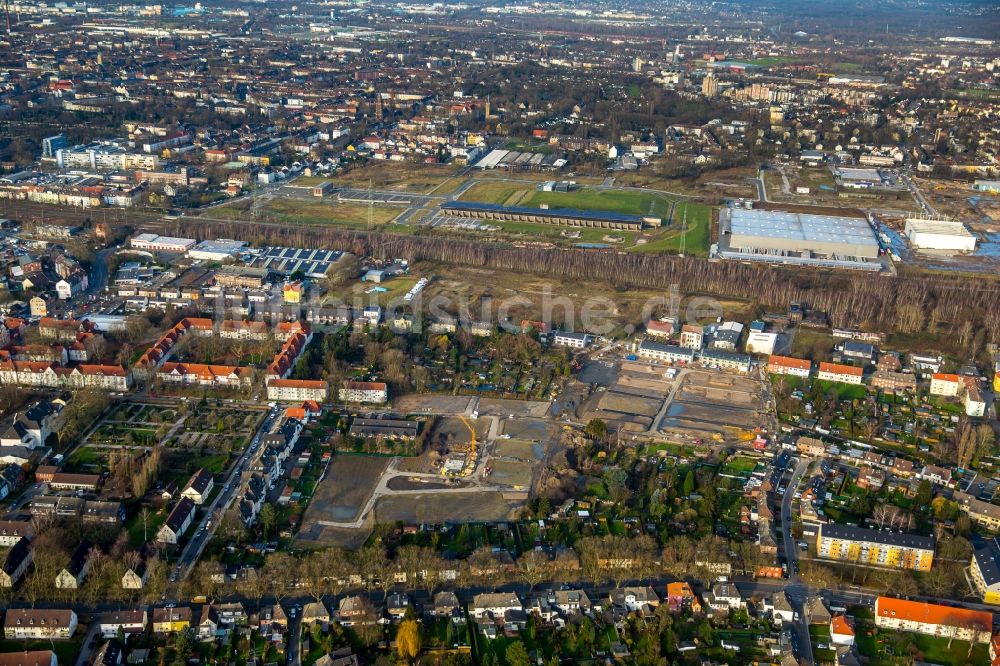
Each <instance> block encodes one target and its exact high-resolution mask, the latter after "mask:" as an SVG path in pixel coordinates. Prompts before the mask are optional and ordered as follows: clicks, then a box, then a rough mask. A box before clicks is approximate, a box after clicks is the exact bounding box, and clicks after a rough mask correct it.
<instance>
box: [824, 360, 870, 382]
mask: <svg viewBox="0 0 1000 666" xmlns="http://www.w3.org/2000/svg"><path fill="white" fill-rule="evenodd" d="M816 376H817V377H819V378H820V379H822V380H823V381H827V382H840V383H841V384H860V383H861V380H862V378H863V377H864V370H862V369H861V368H855V367H854V366H851V365H843V364H842V363H820V364H819V372H818V373H817V374H816Z"/></svg>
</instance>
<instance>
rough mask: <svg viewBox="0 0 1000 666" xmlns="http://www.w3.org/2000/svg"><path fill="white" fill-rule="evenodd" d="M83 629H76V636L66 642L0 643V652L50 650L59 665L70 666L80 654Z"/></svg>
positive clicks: (16, 641)
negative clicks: (54, 654) (67, 665)
mask: <svg viewBox="0 0 1000 666" xmlns="http://www.w3.org/2000/svg"><path fill="white" fill-rule="evenodd" d="M84 632H85V629H84V628H83V627H80V628H79V629H77V632H76V635H75V636H74V637H73V638H72V639H71V640H68V641H52V642H51V643H50V642H49V641H19V640H14V639H10V640H5V641H0V652H24V651H32V650H52V651H53V652H55V653H56V659H57V660H58V661H59V663H60V664H72V663H74V662H75V661H76V655H78V654H79V653H80V644H81V643H82V642H83V636H84Z"/></svg>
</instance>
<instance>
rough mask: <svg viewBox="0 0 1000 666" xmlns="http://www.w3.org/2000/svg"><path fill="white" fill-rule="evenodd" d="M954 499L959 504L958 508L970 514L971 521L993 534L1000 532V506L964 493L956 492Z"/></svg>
mask: <svg viewBox="0 0 1000 666" xmlns="http://www.w3.org/2000/svg"><path fill="white" fill-rule="evenodd" d="M952 499H953V500H955V501H956V502H958V508H959V509H960V510H962V511H964V512H965V513H967V514H969V519H970V520H971V521H972V522H973V523H975V524H976V525H979V526H980V527H985V528H986V529H988V530H990V531H992V532H996V531H997V530H1000V506H997V505H995V504H990V503H989V502H984V501H983V500H980V499H976V498H975V497H973V496H972V495H970V494H968V493H962V492H955V494H954V495H953V496H952Z"/></svg>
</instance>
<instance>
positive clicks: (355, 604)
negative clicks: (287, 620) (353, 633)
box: [303, 596, 378, 627]
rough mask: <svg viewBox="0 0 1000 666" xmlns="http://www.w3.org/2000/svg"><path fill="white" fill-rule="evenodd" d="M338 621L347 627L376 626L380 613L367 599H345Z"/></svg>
mask: <svg viewBox="0 0 1000 666" xmlns="http://www.w3.org/2000/svg"><path fill="white" fill-rule="evenodd" d="M304 612H305V611H303V613H304ZM337 620H338V621H339V622H340V623H341V624H342V625H344V626H345V627H353V626H357V625H368V624H374V623H375V622H376V621H377V620H378V612H377V611H376V609H375V607H374V606H373V605H372V603H371V601H369V600H368V598H367V597H361V596H351V597H345V598H343V599H341V600H340V605H339V606H338V607H337ZM304 621H305V620H304V619H303V622H304ZM327 622H329V619H327Z"/></svg>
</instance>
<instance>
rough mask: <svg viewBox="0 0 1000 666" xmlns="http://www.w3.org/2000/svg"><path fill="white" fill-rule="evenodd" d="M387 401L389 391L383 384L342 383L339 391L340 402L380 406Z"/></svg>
mask: <svg viewBox="0 0 1000 666" xmlns="http://www.w3.org/2000/svg"><path fill="white" fill-rule="evenodd" d="M388 399H389V389H388V387H387V386H386V384H385V383H384V382H344V387H343V388H341V389H340V400H341V401H342V402H368V403H375V404H382V403H384V402H385V401H386V400H388Z"/></svg>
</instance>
